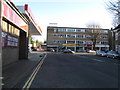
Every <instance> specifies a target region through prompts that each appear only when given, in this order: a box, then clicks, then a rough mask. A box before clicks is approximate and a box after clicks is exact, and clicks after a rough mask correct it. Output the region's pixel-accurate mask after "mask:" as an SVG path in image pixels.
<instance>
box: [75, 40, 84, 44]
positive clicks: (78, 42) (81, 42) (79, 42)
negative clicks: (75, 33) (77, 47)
mask: <svg viewBox="0 0 120 90" xmlns="http://www.w3.org/2000/svg"><path fill="white" fill-rule="evenodd" d="M76 44H84V41H76Z"/></svg>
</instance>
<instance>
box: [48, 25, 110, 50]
mask: <svg viewBox="0 0 120 90" xmlns="http://www.w3.org/2000/svg"><path fill="white" fill-rule="evenodd" d="M95 30H97V31H99V32H100V35H99V36H98V39H97V41H96V45H95V47H96V49H97V50H109V42H108V41H109V30H108V29H95ZM95 30H94V31H95ZM90 31H92V30H91V29H90V28H74V27H57V26H48V27H47V48H48V49H50V48H54V49H55V50H56V51H59V50H62V49H71V50H73V51H84V50H88V49H89V50H91V49H93V42H92V40H91V39H90V34H89V32H90Z"/></svg>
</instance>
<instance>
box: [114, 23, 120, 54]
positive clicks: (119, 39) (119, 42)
mask: <svg viewBox="0 0 120 90" xmlns="http://www.w3.org/2000/svg"><path fill="white" fill-rule="evenodd" d="M114 33H115V50H116V51H117V52H118V53H120V25H118V26H117V27H116V28H115V29H114Z"/></svg>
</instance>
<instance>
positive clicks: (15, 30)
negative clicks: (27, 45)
mask: <svg viewBox="0 0 120 90" xmlns="http://www.w3.org/2000/svg"><path fill="white" fill-rule="evenodd" d="M14 34H15V35H17V36H19V29H17V28H14Z"/></svg>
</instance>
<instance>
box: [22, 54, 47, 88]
mask: <svg viewBox="0 0 120 90" xmlns="http://www.w3.org/2000/svg"><path fill="white" fill-rule="evenodd" d="M46 56H47V54H46V55H45V56H44V57H43V59H42V60H41V61H40V63H39V64H38V66H37V67H36V68H35V70H34V71H33V73H32V74H31V76H30V77H29V79H28V80H27V82H26V83H25V85H24V86H23V88H22V90H28V89H29V88H30V86H31V84H32V82H33V80H34V79H35V76H36V74H37V73H38V71H39V69H40V68H41V66H42V64H43V62H44V60H45V58H46Z"/></svg>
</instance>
